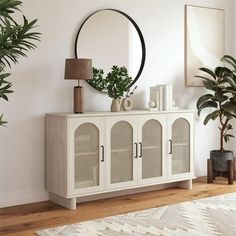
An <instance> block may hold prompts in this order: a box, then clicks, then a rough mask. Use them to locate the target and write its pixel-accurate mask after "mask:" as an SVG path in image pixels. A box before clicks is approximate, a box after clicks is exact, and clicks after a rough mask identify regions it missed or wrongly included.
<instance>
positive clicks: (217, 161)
mask: <svg viewBox="0 0 236 236" xmlns="http://www.w3.org/2000/svg"><path fill="white" fill-rule="evenodd" d="M210 158H211V159H212V161H213V171H216V172H227V171H228V160H232V161H233V160H234V155H233V152H232V151H228V150H224V151H220V150H212V151H211V152H210Z"/></svg>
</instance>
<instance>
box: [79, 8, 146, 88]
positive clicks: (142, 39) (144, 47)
mask: <svg viewBox="0 0 236 236" xmlns="http://www.w3.org/2000/svg"><path fill="white" fill-rule="evenodd" d="M104 10H110V11H115V12H118V13H120V14H121V15H123V16H125V17H126V18H127V19H128V20H129V21H130V22H131V23H132V24H133V26H134V27H135V29H136V30H137V32H138V35H139V38H140V41H141V47H142V60H141V64H140V68H139V71H138V73H137V75H136V76H135V78H134V80H133V82H132V83H131V84H130V87H131V86H133V84H135V83H136V82H137V80H138V79H139V77H140V75H141V73H142V71H143V68H144V64H145V60H146V46H145V41H144V37H143V34H142V32H141V30H140V28H139V27H138V25H137V24H136V22H135V21H134V20H133V19H132V18H131V17H130V16H129V15H127V14H126V13H124V12H123V11H120V10H117V9H112V8H105V9H101V10H98V11H95V12H93V13H92V14H90V15H89V16H88V17H87V18H86V19H85V20H84V21H83V23H82V25H81V26H80V28H79V30H78V33H77V35H76V39H75V58H78V55H77V44H78V40H79V34H80V31H81V30H82V28H83V26H84V24H85V23H86V22H87V21H88V19H89V18H90V17H91V16H93V15H95V14H96V13H98V12H100V11H104ZM86 82H87V83H88V84H89V85H90V86H92V87H93V88H94V89H96V90H98V91H100V92H103V91H101V90H100V89H98V88H96V86H93V85H91V84H90V83H89V81H87V80H86Z"/></svg>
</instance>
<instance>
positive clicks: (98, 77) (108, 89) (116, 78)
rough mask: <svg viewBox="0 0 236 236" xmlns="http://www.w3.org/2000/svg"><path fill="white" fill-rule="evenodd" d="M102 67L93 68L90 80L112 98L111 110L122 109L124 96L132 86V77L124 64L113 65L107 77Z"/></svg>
mask: <svg viewBox="0 0 236 236" xmlns="http://www.w3.org/2000/svg"><path fill="white" fill-rule="evenodd" d="M103 76H104V71H103V70H102V69H96V68H93V79H92V80H90V81H89V83H92V85H95V86H96V87H99V89H100V91H102V92H104V93H107V94H108V96H109V97H110V98H112V99H113V100H112V104H111V111H113V112H116V111H120V110H121V104H122V97H123V96H124V92H127V91H128V90H129V88H130V86H131V83H132V78H131V77H130V76H129V75H128V71H127V69H126V68H125V67H124V66H122V67H119V66H115V65H114V66H112V68H111V72H109V73H108V74H107V76H106V77H105V78H103Z"/></svg>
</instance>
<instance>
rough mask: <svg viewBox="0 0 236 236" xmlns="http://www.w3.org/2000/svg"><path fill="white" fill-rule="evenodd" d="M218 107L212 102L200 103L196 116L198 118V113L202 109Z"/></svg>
mask: <svg viewBox="0 0 236 236" xmlns="http://www.w3.org/2000/svg"><path fill="white" fill-rule="evenodd" d="M217 107H218V105H217V103H216V102H214V101H206V102H204V103H202V104H201V105H200V107H199V109H198V116H200V113H201V111H202V110H203V109H204V108H217Z"/></svg>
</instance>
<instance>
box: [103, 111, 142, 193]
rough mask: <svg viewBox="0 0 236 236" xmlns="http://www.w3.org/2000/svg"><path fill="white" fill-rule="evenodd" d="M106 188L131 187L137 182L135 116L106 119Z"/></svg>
mask: <svg viewBox="0 0 236 236" xmlns="http://www.w3.org/2000/svg"><path fill="white" fill-rule="evenodd" d="M106 127H107V128H106V131H107V136H106V137H107V138H106V144H107V147H106V151H107V152H106V154H107V155H106V157H107V181H108V182H107V186H108V188H110V189H112V188H123V187H128V186H133V185H134V184H136V182H137V161H136V160H137V147H138V146H137V141H136V139H137V116H114V117H108V118H107V119H106Z"/></svg>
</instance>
